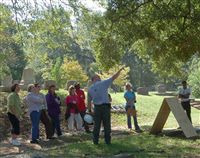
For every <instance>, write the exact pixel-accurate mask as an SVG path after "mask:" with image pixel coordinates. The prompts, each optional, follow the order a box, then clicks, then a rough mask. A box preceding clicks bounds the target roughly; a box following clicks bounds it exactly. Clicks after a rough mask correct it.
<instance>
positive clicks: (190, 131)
mask: <svg viewBox="0 0 200 158" xmlns="http://www.w3.org/2000/svg"><path fill="white" fill-rule="evenodd" d="M170 111H172V113H173V115H174V117H175V118H176V120H177V122H178V124H179V126H180V127H181V129H182V130H183V133H184V134H185V136H186V137H187V138H191V137H196V136H197V133H196V131H195V129H194V127H193V126H192V123H191V122H190V120H189V119H188V117H187V115H186V113H185V111H184V110H183V108H182V106H181V104H180V103H179V101H178V99H177V98H164V100H163V103H162V105H161V107H160V110H159V112H158V114H157V117H156V119H155V121H154V123H153V126H152V128H151V130H150V133H151V134H157V133H160V132H161V131H162V129H163V127H164V125H165V123H166V121H167V118H168V116H169V113H170Z"/></svg>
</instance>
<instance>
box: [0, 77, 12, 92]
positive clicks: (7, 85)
mask: <svg viewBox="0 0 200 158" xmlns="http://www.w3.org/2000/svg"><path fill="white" fill-rule="evenodd" d="M12 81H13V79H12V75H7V76H5V77H3V79H2V82H1V86H0V91H1V92H10V91H11V86H12Z"/></svg>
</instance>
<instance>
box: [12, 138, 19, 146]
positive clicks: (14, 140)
mask: <svg viewBox="0 0 200 158" xmlns="http://www.w3.org/2000/svg"><path fill="white" fill-rule="evenodd" d="M11 143H12V145H14V146H20V145H21V143H20V141H18V140H17V139H12V141H11Z"/></svg>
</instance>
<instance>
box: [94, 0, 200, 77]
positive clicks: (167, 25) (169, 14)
mask: <svg viewBox="0 0 200 158" xmlns="http://www.w3.org/2000/svg"><path fill="white" fill-rule="evenodd" d="M107 3H108V7H107V11H106V13H105V16H104V18H105V19H106V20H107V22H106V26H104V28H102V29H101V30H100V31H103V32H104V34H102V36H101V37H99V39H102V40H97V43H99V46H100V47H102V46H103V47H104V46H105V41H108V42H109V41H110V39H112V40H113V41H112V42H111V44H110V47H111V48H113V47H114V46H113V43H116V44H115V46H117V47H121V49H118V50H119V51H120V50H121V51H120V54H124V53H125V51H124V50H126V49H131V50H133V51H134V52H136V53H137V54H138V55H139V56H140V57H141V58H143V59H146V60H148V61H149V62H151V63H152V66H153V67H152V69H153V70H154V71H156V72H157V71H159V73H161V75H162V76H167V77H168V76H173V75H175V76H181V72H180V70H181V66H182V65H183V64H184V63H186V62H187V61H188V60H189V59H190V57H191V56H192V55H193V54H195V53H199V52H200V44H199V43H200V38H199V37H200V3H199V1H198V0H184V1H183V0H174V1H171V0H163V1H153V0H144V1H136V0H126V1H124V0H112V1H107ZM108 27H109V28H108ZM105 28H106V29H105ZM119 44H120V45H119ZM107 47H109V44H107ZM111 48H110V49H108V48H107V50H109V51H111V52H109V55H110V56H113V60H115V61H116V62H118V60H119V59H118V56H117V58H116V56H115V54H114V53H115V52H116V50H115V49H113V50H112V49H111ZM104 50H105V49H97V51H100V54H105V52H104ZM100 57H101V56H100ZM104 58H105V55H104ZM102 62H103V63H104V64H109V63H107V62H104V61H102ZM113 64H115V62H113Z"/></svg>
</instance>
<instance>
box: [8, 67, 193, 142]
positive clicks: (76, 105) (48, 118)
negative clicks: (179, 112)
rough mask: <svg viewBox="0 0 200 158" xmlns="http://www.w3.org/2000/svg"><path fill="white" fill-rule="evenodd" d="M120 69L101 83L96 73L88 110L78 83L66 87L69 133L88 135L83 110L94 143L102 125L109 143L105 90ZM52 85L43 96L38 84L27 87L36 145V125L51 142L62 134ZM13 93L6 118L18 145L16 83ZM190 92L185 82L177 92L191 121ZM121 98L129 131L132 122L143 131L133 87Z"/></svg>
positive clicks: (19, 108) (136, 129)
mask: <svg viewBox="0 0 200 158" xmlns="http://www.w3.org/2000/svg"><path fill="white" fill-rule="evenodd" d="M122 70H123V68H121V69H120V70H119V71H117V72H116V73H115V74H114V75H113V76H111V77H110V78H108V79H106V80H101V78H100V76H99V75H97V74H95V75H94V76H93V77H92V79H91V81H92V84H91V86H90V87H89V89H88V95H87V97H88V98H87V108H86V105H85V94H84V91H83V90H81V89H80V84H79V83H76V84H75V85H71V86H70V87H69V89H68V90H69V95H68V96H67V97H66V99H65V104H66V105H67V108H66V112H65V118H66V120H67V122H68V123H67V125H68V130H70V131H73V130H75V129H76V130H78V131H82V130H85V131H86V132H88V133H90V130H89V126H88V124H87V122H85V120H84V116H85V115H86V111H87V112H88V113H90V114H91V115H92V116H93V118H94V128H93V144H95V145H96V144H98V143H99V133H100V129H101V124H102V123H103V127H104V139H105V143H106V144H108V145H109V144H111V100H112V99H111V96H110V95H109V93H108V88H109V87H110V85H111V84H112V83H113V81H114V80H115V79H117V78H118V76H119V75H120V73H121V71H122ZM55 90H56V87H55V85H50V86H49V89H48V93H47V94H46V95H44V94H42V93H40V85H39V84H31V85H29V86H28V94H27V96H26V97H25V99H24V101H25V102H26V104H27V106H28V114H29V116H30V120H31V125H32V128H31V134H32V135H31V138H32V140H31V143H38V139H39V122H40V120H41V122H42V123H43V124H44V126H45V131H46V138H47V139H53V138H54V137H53V136H54V133H55V131H56V133H57V136H58V137H59V136H61V135H62V130H61V127H60V114H61V109H60V106H61V100H60V98H59V96H58V95H57V94H56V92H55ZM11 91H12V93H11V94H9V96H8V102H7V104H8V110H7V114H8V118H9V120H10V122H11V124H12V130H11V134H12V141H11V142H12V144H13V145H20V142H19V141H18V140H17V137H18V135H19V134H20V125H19V124H20V116H21V114H22V109H21V102H20V97H19V95H18V93H19V91H20V87H19V85H18V84H14V85H13V86H12V87H11ZM190 93H191V92H190V89H188V88H187V83H186V82H185V81H184V82H183V89H181V90H180V92H179V98H180V99H181V103H182V106H183V108H184V109H185V110H186V112H187V115H188V117H189V119H190V121H191V116H190V103H189V96H190ZM124 98H125V100H126V106H125V109H126V113H127V126H128V128H129V129H130V130H131V129H132V123H131V119H132V118H133V120H134V126H135V131H136V132H142V130H141V128H140V126H139V125H138V121H137V113H136V106H135V103H136V95H135V93H134V91H133V90H132V85H131V84H130V83H127V84H126V85H125V93H124Z"/></svg>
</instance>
